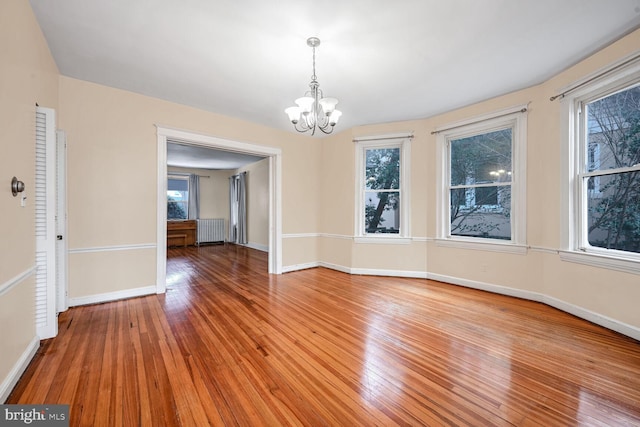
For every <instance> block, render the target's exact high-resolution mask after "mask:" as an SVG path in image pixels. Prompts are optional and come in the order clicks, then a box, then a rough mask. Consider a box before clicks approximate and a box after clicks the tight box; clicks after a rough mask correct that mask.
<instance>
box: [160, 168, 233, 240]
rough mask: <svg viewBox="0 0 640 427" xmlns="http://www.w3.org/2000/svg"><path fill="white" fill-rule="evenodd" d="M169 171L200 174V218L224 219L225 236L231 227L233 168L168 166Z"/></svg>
mask: <svg viewBox="0 0 640 427" xmlns="http://www.w3.org/2000/svg"><path fill="white" fill-rule="evenodd" d="M167 170H168V171H169V172H181V173H195V174H197V175H200V218H222V219H224V227H225V234H224V235H225V237H226V236H228V235H229V234H228V229H229V177H230V176H231V175H233V171H232V170H212V169H191V168H178V167H172V166H170V167H168V168H167Z"/></svg>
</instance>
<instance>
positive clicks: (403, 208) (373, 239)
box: [353, 133, 413, 244]
mask: <svg viewBox="0 0 640 427" xmlns="http://www.w3.org/2000/svg"><path fill="white" fill-rule="evenodd" d="M412 138H413V134H412V133H399V134H387V135H376V136H364V137H357V138H354V140H353V141H354V142H355V151H356V155H355V157H356V179H355V185H356V191H355V194H356V201H355V214H354V215H355V216H354V227H355V230H354V240H355V242H356V243H395V244H408V243H410V242H411V219H410V218H411V215H410V213H411V212H410V209H411V204H410V194H411V192H410V188H411V186H410V179H409V177H410V158H411V139H412ZM385 148H390V149H393V148H399V149H400V185H399V188H398V190H397V191H398V192H399V193H400V229H399V233H397V234H396V233H367V232H366V230H365V215H364V212H365V193H366V192H367V189H366V188H365V174H366V159H365V156H366V152H367V150H369V149H385ZM394 191H395V190H394Z"/></svg>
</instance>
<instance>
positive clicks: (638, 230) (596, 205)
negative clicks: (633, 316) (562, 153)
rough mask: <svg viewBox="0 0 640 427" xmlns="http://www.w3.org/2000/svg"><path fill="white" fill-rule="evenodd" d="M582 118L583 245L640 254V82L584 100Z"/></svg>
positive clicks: (587, 248) (579, 175) (580, 202)
mask: <svg viewBox="0 0 640 427" xmlns="http://www.w3.org/2000/svg"><path fill="white" fill-rule="evenodd" d="M578 115H579V126H580V130H581V131H580V132H579V133H578V144H579V149H578V150H577V151H578V153H579V155H580V156H581V157H580V158H584V159H585V161H584V162H581V164H580V166H579V168H578V171H577V179H576V184H577V186H578V189H577V194H578V195H579V200H578V209H579V214H580V217H581V221H580V222H579V223H580V230H579V236H580V237H579V246H580V248H581V249H582V250H585V251H591V250H593V249H597V250H596V251H595V252H599V250H601V249H605V250H612V251H614V252H617V251H620V252H626V253H635V254H640V82H635V84H634V85H630V86H626V87H624V88H622V89H619V90H614V91H611V92H609V91H607V92H605V93H604V94H600V96H597V97H595V98H593V99H589V98H587V99H585V100H583V101H581V102H580V103H579V109H578ZM582 156H584V157H582Z"/></svg>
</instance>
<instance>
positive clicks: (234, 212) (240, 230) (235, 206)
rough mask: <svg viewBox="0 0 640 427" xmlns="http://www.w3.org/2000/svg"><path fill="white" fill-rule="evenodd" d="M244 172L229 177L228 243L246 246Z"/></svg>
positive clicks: (245, 174)
mask: <svg viewBox="0 0 640 427" xmlns="http://www.w3.org/2000/svg"><path fill="white" fill-rule="evenodd" d="M246 176H247V173H246V172H242V173H241V174H238V175H233V176H231V177H229V210H230V211H229V241H230V242H233V243H238V244H241V245H246V244H247V190H246Z"/></svg>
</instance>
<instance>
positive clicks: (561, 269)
mask: <svg viewBox="0 0 640 427" xmlns="http://www.w3.org/2000/svg"><path fill="white" fill-rule="evenodd" d="M638 46H640V31H636V32H634V33H632V34H630V35H628V36H626V37H625V38H623V39H621V40H619V41H618V42H617V43H614V44H613V45H611V46H609V47H607V48H605V49H603V50H602V51H600V52H598V53H597V54H595V55H593V56H592V57H590V58H588V59H586V60H584V61H582V62H580V63H578V64H576V65H575V66H573V67H571V68H570V69H568V70H565V71H564V72H562V73H560V74H559V75H558V76H556V77H554V78H552V79H550V80H549V81H547V82H545V83H543V84H540V85H538V86H535V87H531V88H528V89H525V90H521V91H518V92H515V93H511V94H507V95H504V96H500V97H497V98H495V99H491V100H487V101H485V102H481V103H478V104H475V105H471V106H468V107H465V108H461V109H458V110H455V111H451V112H449V113H446V114H442V115H439V116H436V117H432V118H429V119H425V120H418V121H411V122H396V123H387V124H380V125H374V126H362V127H357V128H354V129H351V130H350V131H349V132H348V134H347V132H345V133H343V134H339V135H336V136H332V137H330V138H327V139H326V140H324V141H323V147H322V166H321V169H322V171H323V180H322V185H321V191H320V194H321V203H320V205H321V206H322V207H323V210H322V215H321V220H320V230H321V233H320V238H319V247H320V250H319V254H320V264H321V265H326V266H329V267H332V268H337V269H339V270H343V271H348V272H352V273H363V274H389V275H407V276H414V277H430V278H435V279H438V280H443V281H447V282H450V283H457V284H460V285H464V286H471V287H476V288H480V289H487V290H492V291H496V292H502V293H506V294H510V295H516V296H521V297H525V298H530V299H534V300H538V301H542V302H545V303H548V304H551V305H553V306H556V307H559V308H561V309H563V310H566V311H569V312H572V313H574V314H576V315H578V316H581V317H585V318H587V319H589V320H592V321H596V322H598V323H600V324H602V325H605V326H608V327H611V328H613V329H616V330H619V331H621V332H623V333H626V334H628V335H631V336H634V337H635V338H637V339H640V310H638V309H637V301H639V300H640V286H638V284H639V283H640V280H639V279H638V274H632V273H625V272H619V271H614V270H609V269H603V268H595V267H591V266H585V265H581V264H576V263H571V262H567V261H563V260H561V259H560V255H559V253H558V252H559V251H560V250H561V249H563V248H562V247H561V242H562V228H563V224H562V216H561V199H562V189H563V186H564V185H565V183H564V182H563V181H562V179H561V176H562V163H561V151H562V144H563V136H562V131H561V122H560V118H561V104H560V102H559V101H556V102H551V101H549V97H550V96H552V95H554V94H556V93H557V91H558V89H559V88H562V87H564V86H566V85H568V84H569V83H571V82H573V81H576V80H578V79H581V78H583V77H585V76H587V75H589V74H590V73H593V72H594V71H596V70H598V69H599V68H601V67H605V66H607V65H608V64H610V63H612V62H615V61H617V60H619V59H621V58H623V57H625V56H626V55H629V54H631V53H633V52H634V51H636V50H637V49H638ZM526 103H529V113H528V131H527V240H528V245H529V246H530V247H529V249H528V250H527V251H526V253H525V254H508V253H499V252H493V251H483V250H469V249H459V248H452V247H444V246H441V245H439V244H438V242H436V241H435V237H436V214H435V213H436V208H437V206H438V203H439V201H438V200H437V197H436V136H435V135H432V134H431V131H432V130H434V129H435V128H437V127H441V126H444V125H447V124H448V123H452V122H456V121H459V120H464V119H468V118H472V117H474V116H477V115H481V114H486V113H490V112H493V111H497V110H500V109H504V108H508V107H512V106H515V105H520V104H526ZM403 131H414V134H415V138H414V139H413V141H412V143H411V150H412V151H411V187H412V191H411V234H412V236H413V238H412V240H411V243H410V244H407V245H398V244H395V245H392V244H361V243H355V242H354V240H353V238H352V236H353V234H354V226H353V222H354V221H353V211H354V200H355V187H354V171H355V159H354V155H355V147H354V144H353V143H352V142H351V139H352V138H353V137H355V136H364V135H378V134H385V133H394V132H403Z"/></svg>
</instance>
